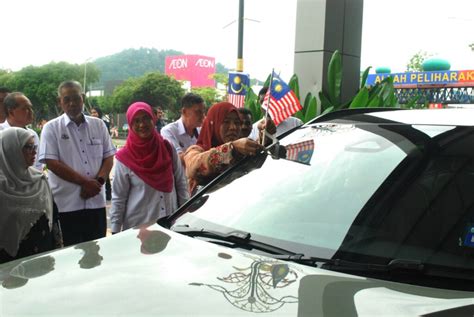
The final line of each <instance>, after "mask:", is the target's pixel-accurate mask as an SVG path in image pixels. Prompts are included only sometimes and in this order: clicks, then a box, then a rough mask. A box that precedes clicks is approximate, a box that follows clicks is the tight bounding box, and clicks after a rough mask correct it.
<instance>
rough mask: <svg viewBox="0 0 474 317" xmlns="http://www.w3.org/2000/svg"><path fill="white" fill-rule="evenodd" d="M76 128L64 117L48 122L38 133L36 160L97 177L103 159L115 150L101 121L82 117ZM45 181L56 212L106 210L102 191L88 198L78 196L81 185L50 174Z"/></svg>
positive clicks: (89, 176) (86, 175)
mask: <svg viewBox="0 0 474 317" xmlns="http://www.w3.org/2000/svg"><path fill="white" fill-rule="evenodd" d="M84 118H85V121H84V122H83V123H81V124H80V125H79V126H77V125H76V124H75V123H74V122H73V121H71V119H69V117H68V116H67V115H66V114H63V115H62V116H60V117H58V118H55V119H53V120H50V121H48V123H46V125H45V126H44V127H43V131H42V133H41V143H40V150H39V155H38V156H39V160H40V162H41V163H45V161H46V160H47V159H51V160H58V161H61V162H63V163H64V164H66V165H67V166H69V167H70V168H72V169H73V170H74V171H76V172H77V173H79V174H81V175H83V176H85V177H88V178H96V177H97V173H98V172H99V170H100V168H101V166H102V162H103V160H104V159H105V158H107V157H110V156H112V155H114V154H115V147H114V145H113V144H112V139H111V138H110V135H109V133H108V132H107V127H106V126H105V124H104V122H103V121H102V120H101V119H98V118H94V117H90V116H84ZM48 181H49V185H50V187H51V190H52V192H53V197H54V201H55V202H56V204H57V206H58V210H59V212H68V211H76V210H82V209H95V208H103V207H105V190H104V188H102V190H101V192H100V193H99V194H98V195H96V196H94V197H91V198H89V199H83V198H81V196H80V193H81V186H79V185H77V184H74V183H71V182H68V181H65V180H63V179H62V178H60V177H59V176H57V175H56V174H54V173H53V172H52V171H50V172H49V173H48Z"/></svg>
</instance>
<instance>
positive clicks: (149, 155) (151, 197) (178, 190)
mask: <svg viewBox="0 0 474 317" xmlns="http://www.w3.org/2000/svg"><path fill="white" fill-rule="evenodd" d="M155 121H156V117H155V115H154V113H153V110H152V109H151V107H150V106H149V105H148V104H146V103H144V102H135V103H134V104H132V105H130V107H129V108H128V110H127V122H128V125H129V127H130V128H129V129H130V130H129V133H128V137H127V142H126V144H125V147H124V148H122V149H120V150H119V151H118V152H117V154H116V156H115V158H116V159H117V162H116V164H115V173H114V179H113V182H112V209H111V211H110V221H111V229H112V232H113V233H116V232H119V231H121V230H125V229H128V228H131V227H135V226H138V225H142V224H147V223H151V222H155V221H156V220H158V219H159V218H163V217H166V216H169V215H171V214H172V213H173V212H174V211H175V210H176V209H177V208H178V206H179V205H181V204H183V203H184V202H185V201H186V200H187V199H188V198H189V194H188V191H187V184H186V178H185V175H184V169H183V167H182V164H181V161H180V159H179V157H178V154H177V153H176V150H175V149H174V148H173V147H172V146H171V145H170V144H169V143H168V141H166V140H164V139H163V138H162V137H161V135H160V134H158V132H157V131H156V130H155Z"/></svg>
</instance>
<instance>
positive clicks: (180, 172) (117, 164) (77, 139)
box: [0, 81, 302, 263]
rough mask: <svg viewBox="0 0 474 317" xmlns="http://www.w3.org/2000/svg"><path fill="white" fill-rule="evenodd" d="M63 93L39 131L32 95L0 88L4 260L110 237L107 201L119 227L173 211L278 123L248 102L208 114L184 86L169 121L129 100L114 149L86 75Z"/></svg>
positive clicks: (0, 254)
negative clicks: (55, 113) (121, 140)
mask: <svg viewBox="0 0 474 317" xmlns="http://www.w3.org/2000/svg"><path fill="white" fill-rule="evenodd" d="M57 94H58V97H57V101H58V105H59V106H60V108H61V109H62V111H63V114H62V115H60V116H59V117H57V118H54V119H51V120H49V121H48V122H47V123H45V124H44V126H43V128H42V131H41V135H40V138H39V137H38V135H37V134H36V132H35V131H34V130H31V129H29V128H28V125H30V124H31V123H32V122H33V119H34V117H33V114H34V113H33V105H32V104H31V102H30V100H29V99H28V98H27V96H25V95H24V94H23V93H21V92H10V91H9V90H8V89H4V88H0V153H1V156H0V190H1V191H0V198H1V201H2V207H1V210H0V226H1V227H2V228H8V230H2V231H1V232H0V263H4V262H8V261H11V260H14V259H16V258H21V257H25V256H29V255H33V254H36V253H40V252H44V251H48V250H51V249H54V248H59V247H63V246H69V245H75V244H78V243H81V242H86V241H91V240H95V239H99V238H102V237H104V236H105V235H106V230H107V219H106V201H107V200H110V201H111V208H110V226H111V231H112V233H113V234H115V233H118V232H120V231H123V230H127V229H129V228H133V227H137V226H140V225H143V224H149V223H154V222H156V221H157V220H158V219H161V218H163V217H168V216H169V215H171V214H173V213H174V212H175V210H176V209H177V208H178V207H179V206H181V205H182V204H184V202H185V201H186V200H188V199H189V197H190V196H191V195H193V194H194V193H196V191H197V189H198V186H200V185H205V184H206V183H207V182H209V181H210V180H212V179H213V178H215V177H216V176H217V175H218V174H220V173H221V172H222V171H224V170H225V169H226V168H228V167H229V166H232V165H233V164H235V163H236V162H237V161H238V160H239V159H241V158H243V157H246V156H253V155H256V154H257V153H258V152H259V151H261V150H262V149H263V145H262V144H261V143H262V140H261V138H262V135H263V133H262V131H264V130H266V131H268V132H269V133H278V129H279V127H275V125H274V124H273V123H272V121H271V119H265V118H264V119H261V120H259V121H257V122H255V123H254V124H252V122H253V121H254V120H253V118H252V113H251V112H250V111H248V109H244V108H239V109H237V108H236V107H235V106H234V105H232V104H231V103H228V102H220V103H216V104H214V105H212V106H211V107H210V108H209V109H208V111H207V114H206V105H205V102H204V100H203V98H201V97H200V96H199V95H197V94H194V93H187V94H186V95H185V96H184V97H183V98H182V100H181V106H182V109H181V117H180V118H179V119H178V120H176V121H174V122H171V123H169V124H167V125H165V124H164V121H163V119H162V116H163V111H162V109H161V108H159V107H155V108H153V107H152V106H150V105H148V104H147V103H145V102H135V103H133V104H131V105H130V106H129V107H128V110H127V113H126V119H127V123H128V126H129V131H128V136H127V140H126V143H125V146H124V147H123V148H121V149H120V150H118V151H117V150H116V148H115V146H114V145H113V143H112V139H111V136H110V131H109V126H108V123H107V122H106V121H104V120H103V119H102V118H103V114H102V112H101V110H100V109H99V108H92V109H91V110H90V115H86V114H85V113H84V98H85V96H84V93H83V91H82V87H81V85H80V83H78V82H76V81H65V82H63V83H61V84H60V85H59V87H58V91H57ZM264 94H265V91H263V90H262V91H261V92H260V94H259V95H264ZM290 120H292V119H290ZM283 124H286V125H294V124H302V122H301V123H299V122H297V123H294V122H286V123H283ZM283 128H285V127H283ZM112 168H114V171H113V175H114V177H113V179H112V182H110V179H109V174H110V172H111V170H112ZM110 183H111V185H110ZM107 184H109V186H107Z"/></svg>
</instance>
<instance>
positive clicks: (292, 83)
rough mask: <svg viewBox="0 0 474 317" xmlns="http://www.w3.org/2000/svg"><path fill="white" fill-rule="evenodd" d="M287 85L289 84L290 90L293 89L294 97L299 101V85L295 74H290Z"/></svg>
mask: <svg viewBox="0 0 474 317" xmlns="http://www.w3.org/2000/svg"><path fill="white" fill-rule="evenodd" d="M288 86H290V88H291V90H293V92H294V93H295V95H296V98H298V100H299V101H300V103H301V98H300V85H299V82H298V76H297V75H296V74H293V76H291V78H290V81H289V82H288Z"/></svg>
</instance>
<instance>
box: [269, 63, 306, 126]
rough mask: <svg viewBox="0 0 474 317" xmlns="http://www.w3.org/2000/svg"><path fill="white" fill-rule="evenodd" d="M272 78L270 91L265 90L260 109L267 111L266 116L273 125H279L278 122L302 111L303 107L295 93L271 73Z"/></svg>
mask: <svg viewBox="0 0 474 317" xmlns="http://www.w3.org/2000/svg"><path fill="white" fill-rule="evenodd" d="M272 78H273V79H272V83H271V85H270V89H268V90H267V93H266V95H265V99H264V100H263V105H262V107H263V108H264V109H265V110H267V109H268V114H269V115H270V116H271V117H272V120H273V122H274V123H275V125H279V124H280V122H282V121H284V120H285V119H286V118H288V117H289V116H291V115H292V114H294V113H296V112H298V111H299V110H301V109H303V107H302V106H301V104H300V102H299V100H298V98H296V95H295V93H294V92H293V91H292V90H291V89H290V87H289V86H288V85H287V84H286V83H285V82H284V81H283V80H281V78H280V76H278V75H277V74H275V72H273V76H272Z"/></svg>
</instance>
